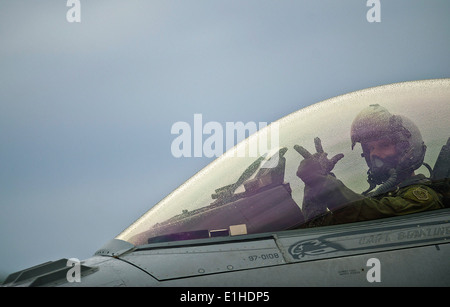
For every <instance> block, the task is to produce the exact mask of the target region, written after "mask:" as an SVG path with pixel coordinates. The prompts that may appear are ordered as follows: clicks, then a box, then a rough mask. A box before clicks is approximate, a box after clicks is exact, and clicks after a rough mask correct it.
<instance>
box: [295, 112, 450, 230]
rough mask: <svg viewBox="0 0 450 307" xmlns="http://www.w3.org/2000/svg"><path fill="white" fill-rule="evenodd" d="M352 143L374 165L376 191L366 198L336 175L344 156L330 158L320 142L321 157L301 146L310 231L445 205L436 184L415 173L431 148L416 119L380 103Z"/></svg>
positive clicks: (357, 127)
mask: <svg viewBox="0 0 450 307" xmlns="http://www.w3.org/2000/svg"><path fill="white" fill-rule="evenodd" d="M351 141H352V149H353V148H354V146H355V144H356V143H360V144H361V147H362V151H363V153H362V155H361V156H362V157H364V159H365V161H366V163H367V165H368V167H369V170H368V172H367V174H368V182H369V184H370V187H369V189H368V190H367V191H365V192H363V193H362V194H358V193H356V192H354V191H352V190H351V189H349V188H348V187H346V186H345V185H344V184H343V183H342V182H341V181H340V180H338V179H337V178H336V177H335V176H334V174H333V173H332V172H331V171H332V170H333V168H334V166H335V164H336V163H337V162H338V161H339V160H340V159H342V158H343V156H344V155H343V154H338V155H336V156H334V157H332V158H331V159H329V158H328V156H327V153H325V152H324V150H323V148H322V145H321V141H320V139H319V138H316V139H315V140H314V142H315V147H316V151H317V152H316V153H315V154H311V153H309V152H308V151H307V150H306V149H304V148H303V147H301V146H296V150H297V151H298V152H299V153H300V154H301V155H302V156H303V157H304V160H303V161H302V162H301V163H300V166H299V167H298V170H297V176H298V177H300V179H302V180H303V182H304V183H305V191H304V199H303V213H304V215H305V220H306V221H307V222H306V224H305V225H304V226H305V227H312V226H321V225H333V224H343V223H349V222H357V221H364V220H371V219H378V218H384V217H390V216H398V215H405V214H410V213H415V212H421V211H425V210H433V209H440V208H443V207H444V205H443V200H442V195H441V194H440V193H438V192H437V191H435V190H434V189H433V188H432V187H431V186H430V180H429V179H427V178H426V177H425V176H424V175H422V174H417V175H416V174H415V170H417V169H418V168H419V167H420V166H421V165H422V164H423V159H424V156H425V150H426V146H425V145H424V142H423V140H422V136H421V134H420V131H419V129H418V128H417V127H416V125H415V124H414V123H413V122H412V121H411V120H409V119H408V118H406V117H404V116H401V115H393V114H391V113H389V111H388V110H387V109H385V108H383V107H381V106H380V105H378V104H377V105H370V106H369V107H368V108H366V109H364V110H362V111H361V112H360V113H359V114H358V115H357V116H356V118H355V119H354V121H353V123H352V126H351ZM377 186H378V188H376V187H377ZM375 188H376V189H375Z"/></svg>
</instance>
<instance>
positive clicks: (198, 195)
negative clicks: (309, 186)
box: [116, 79, 450, 245]
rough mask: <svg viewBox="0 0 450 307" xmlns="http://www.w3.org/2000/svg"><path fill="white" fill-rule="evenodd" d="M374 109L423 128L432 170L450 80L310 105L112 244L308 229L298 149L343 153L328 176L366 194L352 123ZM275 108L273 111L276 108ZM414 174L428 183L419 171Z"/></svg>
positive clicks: (446, 119) (449, 101)
mask: <svg viewBox="0 0 450 307" xmlns="http://www.w3.org/2000/svg"><path fill="white" fill-rule="evenodd" d="M372 104H379V105H381V106H383V107H384V108H386V109H387V110H389V112H390V113H392V114H398V115H404V116H406V117H408V118H409V119H411V120H412V121H413V122H414V123H415V124H416V125H417V126H418V128H419V129H420V132H421V134H422V137H423V140H424V143H425V145H426V146H427V150H426V154H425V158H424V162H426V163H428V164H429V165H431V166H433V165H434V163H435V161H436V159H437V157H438V154H439V152H440V150H441V148H442V146H443V145H444V144H445V143H446V142H447V139H448V138H449V137H450V79H439V80H426V81H414V82H405V83H397V84H392V85H385V86H380V87H375V88H369V89H365V90H361V91H357V92H353V93H349V94H346V95H342V96H338V97H335V98H332V99H328V100H325V101H323V102H320V103H317V104H314V105H311V106H309V107H306V108H304V109H301V110H299V111H297V112H294V113H292V114H290V115H288V116H286V117H284V118H281V119H280V120H278V121H277V122H274V123H272V124H271V125H269V126H267V127H266V128H263V129H261V130H259V131H258V132H257V133H255V134H253V135H252V136H250V137H249V138H248V139H246V140H245V141H243V142H241V143H240V144H238V145H237V146H235V147H234V148H232V149H230V150H229V151H228V152H226V153H225V154H224V155H222V156H221V157H219V158H217V159H216V160H215V161H213V162H212V163H211V164H209V165H208V166H207V167H205V168H204V169H203V170H201V171H200V172H198V173H197V174H196V175H195V176H193V177H192V178H190V179H189V180H188V181H186V182H185V183H184V184H183V185H181V186H180V187H179V188H177V189H176V190H175V191H173V192H172V193H171V194H169V195H168V196H167V197H166V198H164V199H163V200H162V201H160V202H159V203H158V204H156V205H155V206H153V207H152V208H151V209H150V210H149V211H148V212H146V213H145V214H144V215H143V216H142V217H140V218H139V219H138V220H137V221H136V222H134V223H133V224H132V225H131V226H129V227H128V228H127V229H125V230H124V231H123V232H122V233H121V234H119V235H118V236H117V237H116V239H120V240H124V241H127V242H130V243H132V244H134V245H143V244H149V243H154V242H166V241H178V240H187V239H196V238H208V237H216V236H233V235H242V234H254V233H263V232H272V231H280V230H287V229H292V228H297V227H301V225H302V224H304V223H305V216H304V209H305V208H304V207H303V197H304V187H305V184H304V183H303V181H302V180H301V179H300V178H299V177H298V176H297V175H296V173H297V169H298V167H299V164H300V162H301V161H302V160H303V157H302V156H301V155H300V154H299V153H298V151H297V150H296V149H295V148H294V147H295V145H301V146H303V147H304V148H305V149H307V150H308V151H309V152H311V153H314V152H315V145H314V138H316V137H319V138H320V139H321V142H322V146H323V149H324V151H325V152H327V153H328V154H329V157H333V156H334V155H336V154H338V153H343V154H344V157H343V158H342V159H341V160H340V161H339V162H337V164H336V165H335V167H334V169H333V173H334V174H335V175H336V177H337V178H339V180H341V181H342V182H343V183H344V184H345V185H346V186H347V187H348V188H350V189H351V190H353V191H355V192H356V193H362V192H363V191H365V190H367V188H368V186H369V184H368V182H367V170H368V166H367V164H366V161H365V159H364V158H363V157H361V153H362V149H361V146H360V145H359V144H358V145H357V146H355V148H354V149H353V150H352V146H351V145H352V144H351V140H350V129H351V124H352V122H353V120H354V118H355V116H356V115H357V114H358V113H359V112H360V111H361V110H362V109H364V108H366V107H367V106H369V105H372ZM274 108H276V104H274ZM416 173H423V174H424V175H425V176H429V170H427V168H426V167H424V166H422V167H420V168H419V169H418V170H416Z"/></svg>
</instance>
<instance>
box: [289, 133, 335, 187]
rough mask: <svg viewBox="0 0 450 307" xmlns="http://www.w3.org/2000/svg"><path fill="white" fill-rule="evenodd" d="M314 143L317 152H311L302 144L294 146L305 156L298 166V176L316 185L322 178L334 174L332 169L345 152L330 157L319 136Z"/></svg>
mask: <svg viewBox="0 0 450 307" xmlns="http://www.w3.org/2000/svg"><path fill="white" fill-rule="evenodd" d="M314 145H315V147H316V153H315V154H311V153H310V152H309V151H308V150H306V149H305V148H303V147H302V146H299V145H295V146H294V149H295V150H296V151H297V152H298V153H299V154H301V155H302V156H303V158H304V160H303V161H302V162H300V166H299V167H298V170H297V176H298V177H300V179H301V180H303V182H304V183H305V184H306V185H310V186H314V185H316V184H317V183H319V182H321V181H322V180H321V179H324V178H325V177H326V176H327V175H329V174H332V173H331V171H332V170H333V168H334V166H335V165H336V163H337V162H338V161H339V160H340V159H342V158H343V157H344V154H342V153H340V154H337V155H335V156H334V157H332V158H331V159H328V154H327V153H326V152H324V151H323V148H322V142H321V141H320V139H319V138H318V137H316V138H314Z"/></svg>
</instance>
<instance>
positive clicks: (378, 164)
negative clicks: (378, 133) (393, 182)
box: [365, 139, 398, 182]
mask: <svg viewBox="0 0 450 307" xmlns="http://www.w3.org/2000/svg"><path fill="white" fill-rule="evenodd" d="M365 145H366V146H367V147H366V148H367V150H368V152H369V158H370V164H371V166H370V169H371V172H372V175H373V176H375V177H376V178H378V179H379V180H381V181H382V182H383V181H386V180H387V179H388V178H389V172H390V170H391V169H393V168H394V169H395V168H396V166H397V164H398V154H397V149H396V146H395V143H393V142H392V141H390V140H389V139H379V140H375V141H370V142H367V144H365Z"/></svg>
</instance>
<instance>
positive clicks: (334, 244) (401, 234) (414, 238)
mask: <svg viewBox="0 0 450 307" xmlns="http://www.w3.org/2000/svg"><path fill="white" fill-rule="evenodd" d="M449 239H450V225H449V223H448V222H432V223H423V224H420V225H417V224H413V225H403V226H394V227H385V228H376V229H370V230H361V231H350V232H342V233H338V234H333V235H326V236H320V237H317V238H313V239H308V240H302V241H299V242H296V243H295V244H292V245H291V246H290V247H289V250H288V251H289V254H290V255H291V256H292V257H293V258H294V259H297V260H310V259H314V258H317V259H320V258H328V257H333V256H336V257H338V256H342V255H343V253H348V254H356V253H358V252H362V251H364V252H366V251H370V250H380V249H392V248H397V247H405V246H407V245H415V244H422V243H426V244H430V243H431V242H433V243H439V242H440V241H446V240H449Z"/></svg>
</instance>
